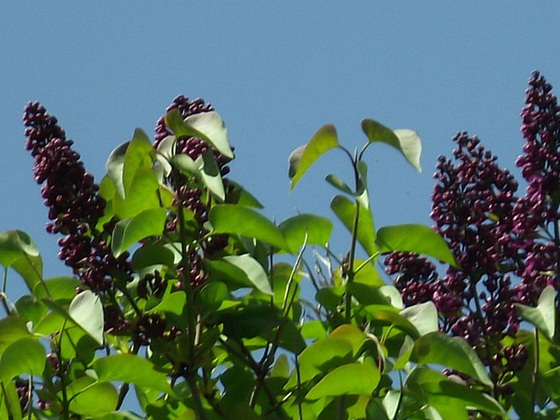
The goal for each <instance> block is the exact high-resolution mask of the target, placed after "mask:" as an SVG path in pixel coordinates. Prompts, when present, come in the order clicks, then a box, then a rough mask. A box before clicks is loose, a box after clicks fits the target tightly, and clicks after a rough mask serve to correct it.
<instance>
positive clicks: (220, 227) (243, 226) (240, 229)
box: [208, 204, 289, 250]
mask: <svg viewBox="0 0 560 420" xmlns="http://www.w3.org/2000/svg"><path fill="white" fill-rule="evenodd" d="M208 217H209V220H210V223H211V224H212V227H213V228H214V230H213V233H229V234H234V235H242V236H246V237H249V238H255V239H257V240H259V241H262V242H265V243H268V244H270V245H273V246H275V247H277V248H280V249H283V250H289V247H288V244H287V243H286V239H285V238H284V235H283V234H282V232H281V231H280V229H278V227H276V226H275V225H274V223H272V222H271V221H270V220H268V219H267V218H266V217H264V216H262V215H261V214H259V213H257V212H256V211H254V210H251V209H249V208H246V207H241V206H236V205H233V204H218V205H215V206H212V208H211V209H210V214H209V216H208Z"/></svg>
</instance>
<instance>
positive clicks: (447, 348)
mask: <svg viewBox="0 0 560 420" xmlns="http://www.w3.org/2000/svg"><path fill="white" fill-rule="evenodd" d="M410 359H411V360H412V361H413V362H417V363H419V364H430V363H433V364H438V365H444V366H447V367H450V368H452V369H455V370H457V371H459V372H463V373H466V374H467V375H470V376H472V377H474V378H476V379H478V380H479V381H481V382H482V383H484V384H485V385H488V386H492V381H491V380H490V378H489V377H488V373H487V372H486V368H485V366H484V364H483V363H482V362H481V361H480V359H479V358H478V356H477V354H476V352H475V351H474V350H473V348H472V347H470V346H469V345H468V344H467V342H466V341H465V340H463V339H462V338H459V337H449V336H448V335H446V334H444V333H441V332H431V333H428V334H426V335H423V336H422V337H420V338H419V339H418V340H416V343H415V345H414V349H413V351H412V356H411V358H410Z"/></svg>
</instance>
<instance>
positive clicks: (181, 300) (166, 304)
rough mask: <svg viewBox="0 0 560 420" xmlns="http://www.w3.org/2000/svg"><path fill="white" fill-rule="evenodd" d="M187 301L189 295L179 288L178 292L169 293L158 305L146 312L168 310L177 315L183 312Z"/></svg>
mask: <svg viewBox="0 0 560 420" xmlns="http://www.w3.org/2000/svg"><path fill="white" fill-rule="evenodd" d="M186 301H187V295H186V294H185V292H183V291H182V290H179V291H177V292H174V293H170V294H169V295H167V296H166V297H164V298H163V299H162V300H161V302H160V303H159V304H158V305H156V306H155V307H153V308H152V309H150V310H149V311H146V312H147V313H154V312H156V313H157V312H160V313H161V312H168V313H171V314H175V315H181V314H182V313H183V309H184V307H185V303H186Z"/></svg>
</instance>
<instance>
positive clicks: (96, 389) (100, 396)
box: [68, 376, 119, 418]
mask: <svg viewBox="0 0 560 420" xmlns="http://www.w3.org/2000/svg"><path fill="white" fill-rule="evenodd" d="M68 397H69V399H70V411H72V412H73V413H76V414H81V415H85V416H94V415H100V414H105V413H107V412H109V411H113V410H114V409H116V408H117V404H118V401H119V394H118V392H117V390H116V389H115V387H114V386H113V385H112V384H110V383H108V382H101V383H95V380H94V379H92V378H89V377H87V376H85V377H82V378H79V379H77V380H76V381H74V382H73V383H71V384H70V386H69V387H68ZM96 418H97V417H96Z"/></svg>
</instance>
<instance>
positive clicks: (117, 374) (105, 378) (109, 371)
mask: <svg viewBox="0 0 560 420" xmlns="http://www.w3.org/2000/svg"><path fill="white" fill-rule="evenodd" d="M93 368H94V369H95V372H96V373H97V378H98V381H99V382H111V381H119V382H125V383H132V384H135V385H138V386H140V387H145V388H149V389H155V390H158V391H162V392H166V393H172V394H174V393H173V390H172V389H171V387H170V385H169V383H168V382H167V375H166V374H165V373H163V372H160V371H158V370H156V367H155V365H154V364H153V363H152V362H150V361H149V360H147V359H145V358H143V357H140V356H136V355H133V354H114V355H111V356H107V357H102V358H100V359H97V360H96V361H95V362H94V363H93Z"/></svg>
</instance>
